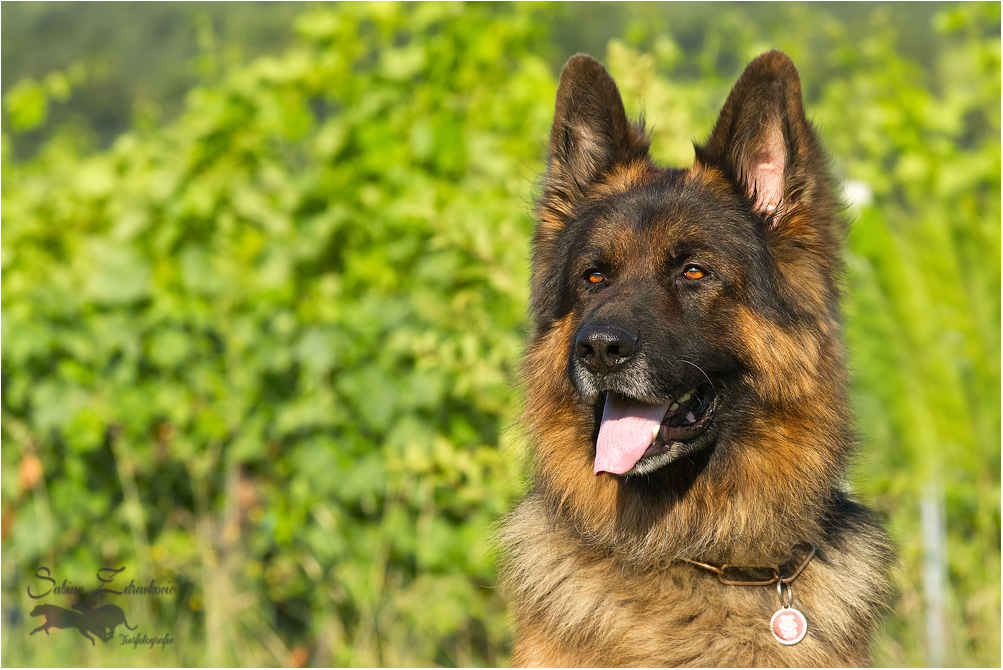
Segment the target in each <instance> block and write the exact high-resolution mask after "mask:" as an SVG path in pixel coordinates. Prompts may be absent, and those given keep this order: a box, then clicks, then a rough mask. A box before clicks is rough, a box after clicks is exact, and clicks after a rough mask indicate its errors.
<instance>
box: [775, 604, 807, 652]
mask: <svg viewBox="0 0 1003 670" xmlns="http://www.w3.org/2000/svg"><path fill="white" fill-rule="evenodd" d="M770 630H771V631H772V632H773V637H775V638H777V642H779V643H780V644H797V643H798V642H800V641H801V640H803V639H804V636H805V634H806V633H807V632H808V622H807V621H806V620H805V618H804V614H801V612H799V611H797V610H796V609H794V608H793V607H781V608H780V609H778V610H777V611H776V612H775V613H774V614H773V618H772V619H770Z"/></svg>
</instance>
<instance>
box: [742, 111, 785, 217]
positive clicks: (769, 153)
mask: <svg viewBox="0 0 1003 670" xmlns="http://www.w3.org/2000/svg"><path fill="white" fill-rule="evenodd" d="M786 159H787V156H786V152H785V149H784V136H783V134H782V133H781V131H780V128H779V127H776V126H774V127H772V128H770V130H768V131H767V133H766V137H765V138H764V142H763V145H762V146H761V147H760V149H759V151H758V152H756V154H755V155H754V156H752V158H751V160H750V161H749V163H750V165H749V171H748V175H749V196H750V197H752V198H755V200H756V204H755V208H756V211H757V212H759V213H760V214H772V213H773V212H774V211H775V210H776V208H777V207H778V206H779V205H780V200H781V198H783V195H784V164H785V163H786Z"/></svg>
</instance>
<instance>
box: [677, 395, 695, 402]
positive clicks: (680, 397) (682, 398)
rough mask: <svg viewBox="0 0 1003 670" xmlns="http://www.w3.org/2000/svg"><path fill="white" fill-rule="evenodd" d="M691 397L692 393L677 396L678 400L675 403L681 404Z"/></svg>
mask: <svg viewBox="0 0 1003 670" xmlns="http://www.w3.org/2000/svg"><path fill="white" fill-rule="evenodd" d="M692 397H693V394H692V393H684V394H683V395H681V396H679V399H678V400H677V401H676V402H678V403H680V404H682V403H684V402H686V401H687V400H689V399H690V398H692Z"/></svg>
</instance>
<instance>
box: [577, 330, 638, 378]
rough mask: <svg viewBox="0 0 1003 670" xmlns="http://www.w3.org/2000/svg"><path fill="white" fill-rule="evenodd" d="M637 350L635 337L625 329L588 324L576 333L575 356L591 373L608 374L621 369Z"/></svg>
mask: <svg viewBox="0 0 1003 670" xmlns="http://www.w3.org/2000/svg"><path fill="white" fill-rule="evenodd" d="M636 350H637V335H636V334H635V333H633V332H631V331H629V330H627V329H626V328H622V327H620V326H611V325H599V324H589V325H587V326H585V327H584V328H582V329H581V330H580V331H579V332H578V339H577V340H575V354H576V355H577V356H578V359H579V360H580V361H581V362H582V363H583V364H584V365H585V367H586V368H588V369H589V370H590V371H591V372H594V373H596V374H608V373H610V372H615V371H616V370H619V369H620V368H622V367H623V366H624V365H625V364H626V363H627V361H629V360H630V359H631V357H632V356H633V355H634V351H636Z"/></svg>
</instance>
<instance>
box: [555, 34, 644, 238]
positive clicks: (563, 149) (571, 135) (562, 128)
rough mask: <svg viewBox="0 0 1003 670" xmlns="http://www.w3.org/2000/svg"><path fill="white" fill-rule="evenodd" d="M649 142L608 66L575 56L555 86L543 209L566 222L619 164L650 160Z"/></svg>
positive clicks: (585, 57)
mask: <svg viewBox="0 0 1003 670" xmlns="http://www.w3.org/2000/svg"><path fill="white" fill-rule="evenodd" d="M648 144H649V140H648V138H647V136H646V135H645V134H644V131H643V129H642V128H635V127H634V126H633V125H631V123H630V122H629V121H628V120H627V114H626V112H625V111H624V108H623V100H622V99H621V98H620V91H619V90H617V87H616V84H615V83H614V82H613V78H612V77H610V75H609V73H608V72H607V71H606V68H604V67H603V66H602V65H600V64H599V63H597V62H596V61H594V60H593V59H591V58H589V57H588V56H586V55H584V54H578V55H577V56H574V57H572V58H571V60H569V61H568V62H567V64H566V65H565V66H564V70H563V71H562V72H561V83H560V85H559V86H558V88H557V101H556V107H555V111H554V126H553V128H552V129H551V131H550V150H549V154H548V162H547V176H546V178H545V180H544V193H543V198H542V204H543V206H544V208H545V210H550V211H549V213H550V214H551V215H552V216H556V218H557V219H558V220H559V221H561V222H563V221H564V220H566V219H567V218H568V217H569V216H570V215H571V214H572V212H573V211H574V207H575V205H576V204H577V203H578V202H580V201H581V200H582V198H583V197H584V196H585V195H586V194H587V193H588V191H589V189H590V188H591V187H592V186H593V185H595V184H596V183H598V182H599V181H600V180H601V179H602V177H603V176H604V175H606V174H608V173H609V172H610V171H611V170H612V169H613V167H614V166H615V165H617V164H618V163H629V162H631V161H633V160H635V159H637V158H643V157H645V156H647V154H648ZM546 213H548V212H545V214H546ZM546 218H547V217H546V216H545V217H544V219H546ZM554 223H556V222H554Z"/></svg>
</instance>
